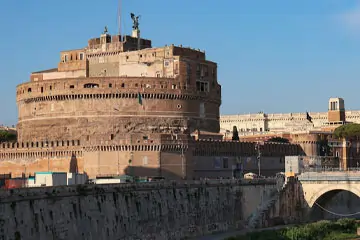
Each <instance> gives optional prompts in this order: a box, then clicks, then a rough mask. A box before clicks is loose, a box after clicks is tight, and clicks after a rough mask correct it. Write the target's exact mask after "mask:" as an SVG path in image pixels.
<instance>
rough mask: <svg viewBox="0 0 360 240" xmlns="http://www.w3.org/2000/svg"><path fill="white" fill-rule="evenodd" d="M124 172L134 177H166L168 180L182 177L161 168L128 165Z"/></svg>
mask: <svg viewBox="0 0 360 240" xmlns="http://www.w3.org/2000/svg"><path fill="white" fill-rule="evenodd" d="M124 172H125V174H126V175H129V176H134V177H164V178H165V179H166V180H173V179H174V180H176V179H180V178H181V177H180V176H179V175H177V174H176V173H173V172H170V171H168V170H165V169H160V168H148V167H138V166H128V167H126V168H125V170H124Z"/></svg>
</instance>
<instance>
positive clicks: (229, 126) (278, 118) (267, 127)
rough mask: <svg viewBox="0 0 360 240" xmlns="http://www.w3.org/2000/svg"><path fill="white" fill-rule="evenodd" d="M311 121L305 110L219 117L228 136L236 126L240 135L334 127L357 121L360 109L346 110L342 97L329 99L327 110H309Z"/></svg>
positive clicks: (359, 119) (223, 130)
mask: <svg viewBox="0 0 360 240" xmlns="http://www.w3.org/2000/svg"><path fill="white" fill-rule="evenodd" d="M309 115H310V116H311V118H312V122H310V121H308V120H307V116H306V112H304V113H279V114H266V113H257V114H243V115H222V116H220V128H221V132H222V133H224V134H225V133H227V135H229V134H230V135H231V133H232V130H233V127H234V126H236V127H237V129H238V131H239V136H248V135H264V134H279V133H293V132H304V131H314V130H321V129H325V128H329V127H330V128H333V127H334V126H339V125H341V124H343V123H345V122H346V121H347V122H354V123H360V111H345V104H344V100H343V99H342V98H330V99H329V106H328V112H309Z"/></svg>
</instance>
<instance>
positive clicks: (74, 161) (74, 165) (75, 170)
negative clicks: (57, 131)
mask: <svg viewBox="0 0 360 240" xmlns="http://www.w3.org/2000/svg"><path fill="white" fill-rule="evenodd" d="M69 172H71V173H78V172H79V167H78V160H77V158H76V155H75V153H73V154H72V155H71V159H70V167H69Z"/></svg>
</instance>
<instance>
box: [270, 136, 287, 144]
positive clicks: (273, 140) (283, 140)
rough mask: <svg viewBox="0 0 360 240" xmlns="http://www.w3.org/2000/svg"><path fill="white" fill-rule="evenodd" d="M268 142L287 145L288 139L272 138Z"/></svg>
mask: <svg viewBox="0 0 360 240" xmlns="http://www.w3.org/2000/svg"><path fill="white" fill-rule="evenodd" d="M268 142H280V143H289V139H287V138H282V137H272V138H270V139H269V140H268Z"/></svg>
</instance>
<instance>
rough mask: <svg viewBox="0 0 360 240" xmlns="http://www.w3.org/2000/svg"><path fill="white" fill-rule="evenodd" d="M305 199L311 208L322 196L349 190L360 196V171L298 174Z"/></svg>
mask: <svg viewBox="0 0 360 240" xmlns="http://www.w3.org/2000/svg"><path fill="white" fill-rule="evenodd" d="M298 180H299V182H300V183H301V188H302V191H303V193H304V200H305V201H306V203H307V204H308V206H309V207H310V208H312V207H313V206H314V204H315V202H316V201H317V200H319V199H321V198H324V197H325V198H326V197H327V196H328V197H330V196H332V195H333V193H338V192H339V191H348V192H351V193H353V194H355V195H357V196H358V197H359V198H360V171H359V172H320V173H317V172H308V173H303V174H301V175H299V176H298Z"/></svg>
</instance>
